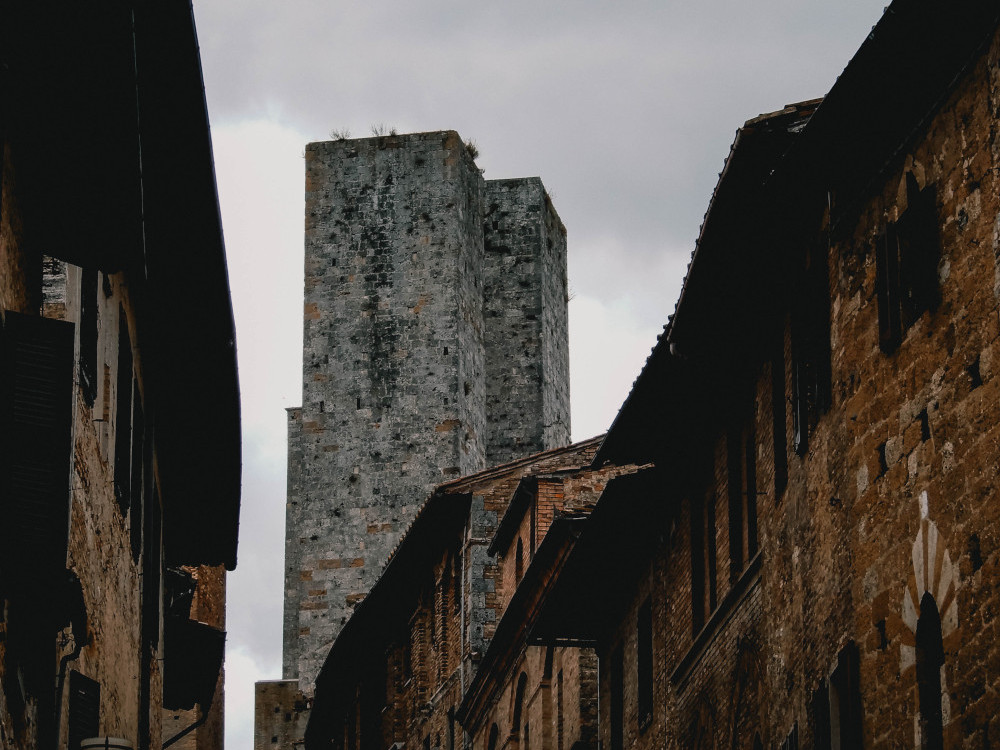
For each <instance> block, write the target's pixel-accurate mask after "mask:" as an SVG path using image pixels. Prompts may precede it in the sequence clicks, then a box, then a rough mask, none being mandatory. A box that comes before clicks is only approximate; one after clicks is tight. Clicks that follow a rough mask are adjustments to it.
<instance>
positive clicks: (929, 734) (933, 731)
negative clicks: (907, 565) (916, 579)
mask: <svg viewBox="0 0 1000 750" xmlns="http://www.w3.org/2000/svg"><path fill="white" fill-rule="evenodd" d="M916 635H917V649H916V650H917V691H918V693H919V696H920V747H921V748H923V750H941V748H943V747H944V724H943V717H942V715H941V667H942V666H944V644H943V643H942V637H941V616H940V615H939V614H938V608H937V602H936V601H934V597H933V596H932V595H931V593H930V592H929V591H928V592H927V593H925V594H924V596H923V598H922V599H921V600H920V619H918V620H917V634H916Z"/></svg>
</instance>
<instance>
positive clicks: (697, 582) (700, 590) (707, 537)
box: [691, 490, 718, 635]
mask: <svg viewBox="0 0 1000 750" xmlns="http://www.w3.org/2000/svg"><path fill="white" fill-rule="evenodd" d="M715 523H716V521H715V492H714V490H709V491H705V492H703V493H699V495H697V496H695V498H694V499H693V500H692V502H691V606H692V622H693V628H694V632H695V634H696V635H697V633H698V632H699V631H700V630H701V629H702V628H703V627H704V626H705V622H706V621H707V620H708V618H709V616H710V615H711V614H712V612H714V611H715V607H716V605H717V603H718V602H717V601H716V591H717V584H718V582H717V580H716V579H717V574H716V541H715V534H716V525H715Z"/></svg>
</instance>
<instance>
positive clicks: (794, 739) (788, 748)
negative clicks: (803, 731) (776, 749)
mask: <svg viewBox="0 0 1000 750" xmlns="http://www.w3.org/2000/svg"><path fill="white" fill-rule="evenodd" d="M757 742H760V736H759V735H758V737H757ZM781 750H799V725H798V722H796V723H795V724H793V725H792V731H791V732H789V733H788V736H787V737H785V741H784V742H782V743H781Z"/></svg>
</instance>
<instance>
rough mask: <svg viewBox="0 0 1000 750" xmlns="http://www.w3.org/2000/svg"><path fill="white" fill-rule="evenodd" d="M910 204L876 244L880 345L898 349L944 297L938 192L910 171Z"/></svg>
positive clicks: (876, 285)
mask: <svg viewBox="0 0 1000 750" xmlns="http://www.w3.org/2000/svg"><path fill="white" fill-rule="evenodd" d="M905 179H906V202H907V207H906V210H905V211H904V212H903V213H902V215H901V216H900V217H899V220H898V221H896V222H895V223H890V224H887V225H886V226H885V228H884V229H883V230H882V231H881V232H880V233H879V236H878V238H877V240H876V246H875V264H876V265H875V290H876V294H877V296H878V324H879V326H878V327H879V347H880V348H881V349H882V351H883V352H885V353H886V354H891V353H893V352H894V351H895V350H896V349H897V348H898V347H899V345H900V343H902V340H903V334H904V333H905V332H906V331H907V330H909V328H910V326H912V325H913V324H914V323H915V322H916V321H917V319H918V318H919V317H920V316H921V315H922V314H923V313H924V312H925V311H927V310H930V311H934V310H936V309H937V306H938V303H939V302H940V290H939V288H938V278H937V266H938V260H939V258H940V254H941V249H940V239H939V235H938V220H937V198H936V194H935V190H934V188H933V186H929V187H926V188H924V189H923V190H921V189H920V186H919V185H918V184H917V180H916V177H914V175H913V173H912V172H907V173H906V178H905Z"/></svg>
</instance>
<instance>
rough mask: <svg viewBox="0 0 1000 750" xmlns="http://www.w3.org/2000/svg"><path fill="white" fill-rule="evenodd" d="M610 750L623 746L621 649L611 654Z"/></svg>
mask: <svg viewBox="0 0 1000 750" xmlns="http://www.w3.org/2000/svg"><path fill="white" fill-rule="evenodd" d="M609 677H610V679H611V727H610V729H611V750H622V748H623V747H624V745H625V664H624V658H623V654H622V647H621V646H618V647H617V648H616V649H615V650H614V651H612V652H611V666H610V670H609Z"/></svg>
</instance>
